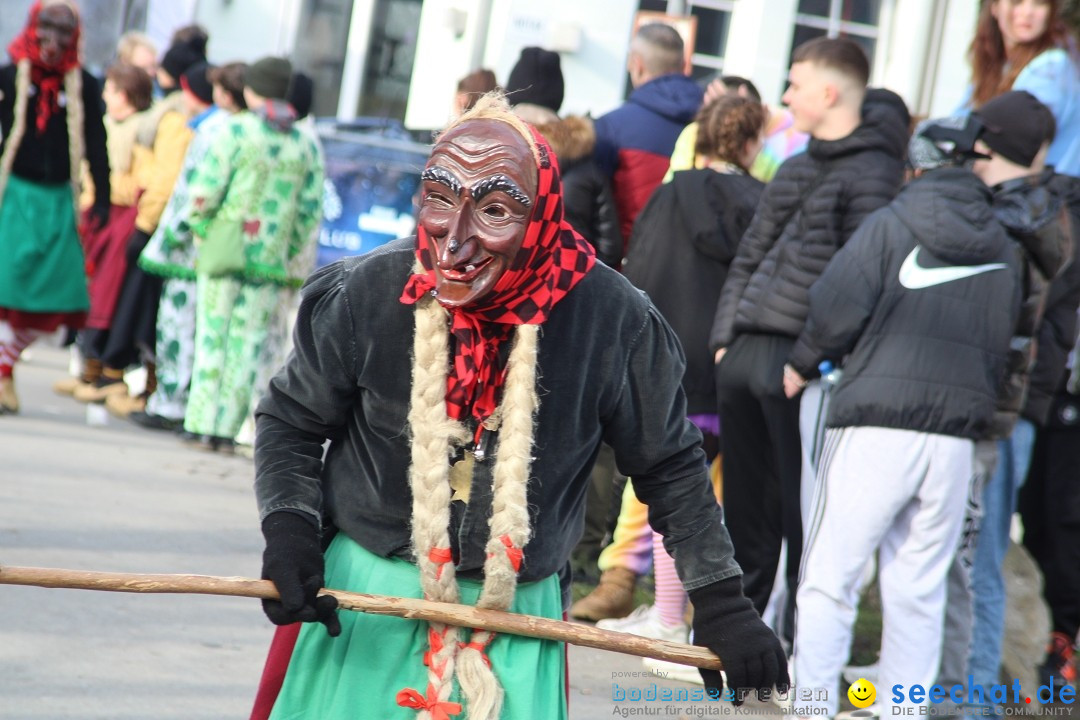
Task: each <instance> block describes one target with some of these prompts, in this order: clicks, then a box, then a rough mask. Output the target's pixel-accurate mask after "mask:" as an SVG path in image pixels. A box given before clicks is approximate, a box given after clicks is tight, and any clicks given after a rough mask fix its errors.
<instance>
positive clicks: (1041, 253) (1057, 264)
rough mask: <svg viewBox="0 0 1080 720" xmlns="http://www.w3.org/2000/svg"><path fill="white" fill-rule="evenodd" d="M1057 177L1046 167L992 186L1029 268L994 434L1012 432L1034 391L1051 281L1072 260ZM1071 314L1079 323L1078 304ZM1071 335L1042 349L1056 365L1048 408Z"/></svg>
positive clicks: (1000, 211)
mask: <svg viewBox="0 0 1080 720" xmlns="http://www.w3.org/2000/svg"><path fill="white" fill-rule="evenodd" d="M1053 176H1054V173H1053V171H1052V170H1046V171H1045V172H1043V173H1041V174H1040V175H1038V176H1035V177H1023V178H1016V179H1015V180H1009V181H1006V182H1004V183H1001V184H999V185H995V186H994V188H993V193H994V215H995V216H996V217H997V219H998V222H1000V223H1001V224H1002V226H1003V227H1004V228H1005V230H1006V231H1007V232H1008V233H1009V236H1010V237H1011V238H1012V239H1013V240H1015V241H1016V242H1017V243H1019V245H1020V247H1021V249H1022V253H1021V258H1022V260H1023V265H1024V269H1023V286H1022V291H1023V301H1022V302H1021V304H1020V316H1019V318H1018V319H1017V326H1016V335H1015V336H1014V337H1013V340H1012V343H1011V345H1010V348H1009V360H1008V364H1007V366H1006V376H1005V383H1004V385H1003V386H1002V392H1001V397H1000V398H999V399H998V412H997V413H996V415H995V417H994V424H993V426H992V427H991V429H990V435H989V438H990V439H1003V438H1006V437H1008V436H1009V435H1010V434H1011V433H1012V430H1013V427H1014V426H1015V425H1016V419H1017V418H1018V417H1019V415H1020V412H1021V409H1022V408H1023V407H1024V399H1025V396H1026V394H1027V393H1028V391H1029V382H1028V381H1029V373H1030V372H1031V371H1032V369H1033V367H1032V366H1033V364H1034V363H1035V362H1036V351H1037V348H1038V347H1039V346H1041V345H1042V344H1043V338H1042V337H1041V334H1042V332H1041V331H1042V329H1043V328H1042V324H1043V318H1044V310H1045V309H1046V308H1047V299H1048V295H1049V291H1050V285H1051V281H1052V280H1053V279H1054V278H1055V277H1057V276H1058V274H1059V273H1060V272H1061V270H1062V268H1064V267H1065V266H1066V265H1068V264H1069V263H1070V262H1071V260H1072V255H1073V247H1072V245H1073V240H1072V237H1070V234H1069V229H1068V221H1067V220H1066V216H1065V208H1064V202H1063V199H1062V197H1061V195H1060V194H1059V193H1058V192H1056V191H1055V189H1054V188H1053V187H1051V185H1050V181H1051V179H1052V178H1053ZM1060 311H1061V309H1060V308H1059V309H1057V310H1055V312H1054V316H1055V317H1054V318H1053V321H1054V322H1058V319H1057V315H1058V314H1059V313H1060ZM1072 316H1073V323H1072V325H1073V327H1074V328H1075V317H1076V305H1075V304H1073V305H1072ZM1070 340H1071V338H1070ZM1070 340H1064V343H1065V344H1064V346H1062V345H1061V344H1060V341H1058V340H1057V339H1055V338H1053V337H1052V335H1051V336H1050V337H1048V338H1046V342H1047V344H1048V345H1049V346H1050V347H1048V348H1047V349H1046V350H1044V351H1042V352H1040V357H1041V358H1042V360H1043V362H1044V364H1049V365H1055V366H1057V370H1056V373H1055V375H1054V378H1053V379H1051V378H1050V377H1049V375H1047V376H1046V380H1047V382H1049V383H1050V384H1049V385H1048V386H1046V387H1044V388H1042V389H1041V390H1040V392H1043V393H1045V394H1046V410H1047V411H1049V397H1050V394H1052V393H1053V390H1054V383H1053V380H1056V379H1057V377H1058V376H1060V372H1061V369H1062V368H1064V367H1065V366H1064V360H1065V357H1066V356H1067V355H1068V352H1069V348H1070V347H1071V345H1072V343H1071V341H1070ZM1059 363H1060V364H1059ZM1046 370H1052V368H1046ZM1040 377H1041V376H1040ZM1040 382H1042V380H1041V379H1040Z"/></svg>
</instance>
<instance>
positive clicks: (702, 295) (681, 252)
mask: <svg viewBox="0 0 1080 720" xmlns="http://www.w3.org/2000/svg"><path fill="white" fill-rule="evenodd" d="M764 188H765V185H764V184H763V183H761V182H760V181H759V180H756V179H754V178H752V177H750V176H749V175H746V174H745V173H744V174H722V173H719V172H716V171H714V170H708V169H703V170H686V171H683V172H677V173H675V175H674V177H673V178H672V180H671V182H670V183H667V184H664V185H661V186H660V187H658V188H657V189H656V192H654V193H653V196H652V197H651V198H650V199H649V204H648V205H646V206H645V209H644V210H642V211H641V215H639V216H638V221H637V223H635V224H634V234H633V235H632V236H631V238H630V253H629V255H628V256H627V258H626V265H625V266H624V268H623V273H624V274H625V275H626V279H627V280H629V281H630V282H632V283H633V284H634V285H636V286H637V287H639V288H641V289H642V290H644V291H645V292H647V293H648V294H649V297H650V298H652V301H653V304H654V305H656V308H657V309H658V310H659V311H660V313H661V314H662V315H663V316H664V319H665V320H667V321H668V324H670V325H671V327H672V329H673V330H674V331H675V334H676V335H678V337H679V341H680V342H681V343H682V346H683V351H684V352H685V353H686V373H685V374H684V375H683V390H684V391H685V392H686V400H687V410H688V412H689V413H690V414H698V413H715V412H716V385H715V381H714V370H713V359H712V354H711V353H710V352H709V328H710V327H711V326H712V317H713V310H714V308H715V307H716V302H717V300H719V298H720V288H722V287H723V286H724V280H725V279H726V278H727V274H728V267H729V266H730V265H731V261H732V259H733V258H734V257H735V251H736V249H737V248H738V246H739V239H740V238H741V237H742V236H743V233H744V232H746V228H747V226H749V224H750V220H751V218H753V216H754V208H755V207H757V202H758V198H759V197H760V196H761V191H762V190H763V189H764Z"/></svg>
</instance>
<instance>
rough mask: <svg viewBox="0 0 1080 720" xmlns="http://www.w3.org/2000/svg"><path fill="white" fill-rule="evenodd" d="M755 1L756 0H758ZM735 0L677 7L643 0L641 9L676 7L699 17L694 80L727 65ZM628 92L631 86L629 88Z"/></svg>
mask: <svg viewBox="0 0 1080 720" xmlns="http://www.w3.org/2000/svg"><path fill="white" fill-rule="evenodd" d="M755 1H756V0H755ZM735 2H736V0H686V1H685V2H682V3H679V7H678V8H674V7H671V6H669V4H668V0H640V2H638V9H639V10H652V11H654V12H662V13H668V12H672V11H673V10H676V11H678V12H680V13H681V12H686V13H689V14H691V15H693V16H694V17H696V18H697V36H696V38H695V40H694V51H693V54H692V55H691V62H692V65H693V68H692V70H691V73H690V76H691V77H692V78H694V79H695V80H704V79H707V78H711V77H712V76H713V75H715V74H716V73H718V72H720V70H721V69H723V67H724V51H725V50H726V49H727V35H728V29H729V28H730V27H731V12H732V10H734V9H735ZM627 92H628V93H629V89H628V90H627Z"/></svg>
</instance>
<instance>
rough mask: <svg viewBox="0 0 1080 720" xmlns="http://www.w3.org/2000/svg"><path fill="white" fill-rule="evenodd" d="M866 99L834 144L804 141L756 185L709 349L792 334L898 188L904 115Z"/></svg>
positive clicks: (889, 103)
mask: <svg viewBox="0 0 1080 720" xmlns="http://www.w3.org/2000/svg"><path fill="white" fill-rule="evenodd" d="M873 93H874V94H872V95H869V94H868V96H867V100H866V102H864V103H863V123H862V125H860V126H859V127H858V128H856V129H855V131H854V132H852V133H851V134H850V135H848V136H847V137H845V138H841V139H839V140H831V141H823V140H817V139H811V140H810V143H809V145H808V146H807V149H806V152H804V153H801V154H799V155H796V156H794V157H792V158H790V159H789V160H787V161H786V162H784V164H783V165H781V166H780V169H779V170H778V171H777V173H776V177H774V178H773V180H772V182H770V183H769V185H768V187H766V188H765V192H764V194H763V195H762V196H761V202H760V203H759V205H758V210H757V214H756V215H755V216H754V221H753V222H752V223H751V224H750V228H749V229H748V230H747V231H746V236H745V237H744V238H743V239H742V242H741V243H740V244H739V252H738V255H737V256H736V258H735V261H734V262H733V263H732V264H731V272H730V273H729V274H728V281H727V284H726V285H725V286H724V290H723V293H722V294H721V297H720V302H719V304H718V306H717V311H716V319H715V321H714V324H713V330H712V334H711V336H710V349H712V350H714V351H715V350H716V349H717V348H721V347H728V346H729V345H731V343H732V341H733V340H734V339H735V336H736V335H738V334H739V333H769V334H774V335H783V336H787V337H791V338H796V337H798V336H799V333H800V332H802V329H803V324H804V323H805V321H806V312H807V293H808V292H809V290H810V286H811V285H813V284H814V281H815V280H817V279H818V277H819V276H820V275H821V272H822V271H823V270H824V269H825V266H826V265H828V263H829V260H831V259H832V256H833V255H834V254H835V253H836V251H837V250H838V249H839V248H840V247H841V246H842V245H843V244H844V242H846V241H847V239H848V238H849V237H851V234H852V233H854V232H855V228H857V227H858V226H859V223H860V222H862V220H863V218H865V217H866V216H867V215H869V214H870V213H872V212H873V211H875V210H877V209H878V208H880V207H882V206H884V205H885V204H886V203H888V202H889V201H890V200H891V199H892V198H893V197H894V196H895V195H896V193H897V191H898V190H899V189H900V184H901V182H902V181H903V176H904V163H903V161H904V156H905V152H906V149H907V139H908V128H907V116H906V112H905V111H903V108H902V103H901V106H900V107H899V108H898V107H897V106H896V105H895V102H896V101H898V98H896V96H895V95H894V94H892V93H889V92H888V91H883V90H875V91H873Z"/></svg>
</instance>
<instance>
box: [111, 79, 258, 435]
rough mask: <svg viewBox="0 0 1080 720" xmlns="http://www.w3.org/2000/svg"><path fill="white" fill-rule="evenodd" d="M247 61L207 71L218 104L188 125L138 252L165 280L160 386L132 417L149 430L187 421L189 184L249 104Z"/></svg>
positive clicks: (191, 315) (191, 335) (191, 261)
mask: <svg viewBox="0 0 1080 720" xmlns="http://www.w3.org/2000/svg"><path fill="white" fill-rule="evenodd" d="M246 67H247V65H245V64H244V63H230V64H228V65H224V66H222V67H220V68H214V69H212V70H210V72H209V73H207V82H209V83H212V84H213V97H214V104H213V105H212V106H210V108H209V109H207V110H206V111H205V112H203V113H201V114H199V115H198V116H196V117H194V118H192V120H191V121H190V122H189V123H188V124H189V126H190V127H191V128H192V129H194V130H195V137H194V138H192V140H191V144H190V145H188V149H187V154H186V155H185V156H184V165H183V168H182V169H181V170H180V177H179V178H177V181H176V185H175V186H174V187H173V192H172V195H171V196H170V197H169V204H168V205H167V206H166V207H165V212H164V213H163V214H162V216H161V222H160V223H159V224H158V227H157V230H156V231H155V232H154V234H153V236H152V237H151V238H150V242H149V243H147V245H146V247H145V248H144V249H143V251H142V255H140V256H139V267H140V268H142V269H143V271H144V272H147V273H150V274H151V275H160V276H161V277H163V278H165V283H164V285H163V286H162V289H161V304H160V305H159V307H158V318H157V344H156V348H155V356H156V360H157V389H156V390H155V391H154V393H153V394H152V395H150V397H149V399H147V401H146V409H145V411H135V412H132V413H131V414H130V415H128V419H129V420H131V421H132V422H134V423H135V424H136V425H141V426H142V427H145V428H150V429H160V430H173V429H176V428H179V427H180V426H182V425H183V423H184V415H185V414H186V412H187V401H188V391H189V389H190V387H191V372H192V365H193V363H194V360H195V295H196V292H197V290H196V284H195V239H194V238H193V237H192V235H191V230H190V228H188V227H186V226H184V227H182V224H183V223H184V222H185V220H186V218H185V216H184V214H183V213H184V211H185V209H186V207H187V204H188V189H189V182H190V181H191V178H192V176H193V175H194V173H195V169H196V167H198V165H199V163H201V162H202V161H203V159H204V158H205V157H206V154H207V153H208V152H209V150H210V146H211V143H212V142H213V139H214V138H215V137H216V136H217V133H218V131H219V130H220V129H221V128H222V127H223V126H224V125H225V124H226V123H227V122H228V120H229V118H230V117H232V116H233V115H234V114H236V113H238V112H241V111H243V110H245V109H246V108H247V105H246V104H245V103H244V70H245V68H246Z"/></svg>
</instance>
